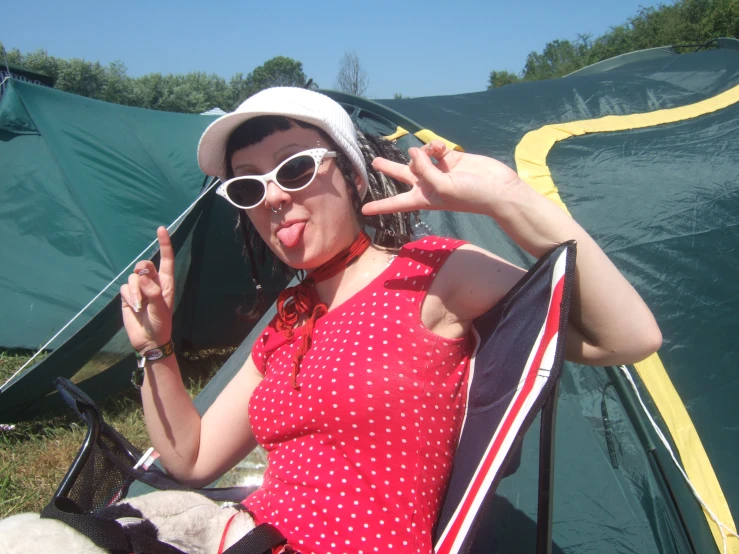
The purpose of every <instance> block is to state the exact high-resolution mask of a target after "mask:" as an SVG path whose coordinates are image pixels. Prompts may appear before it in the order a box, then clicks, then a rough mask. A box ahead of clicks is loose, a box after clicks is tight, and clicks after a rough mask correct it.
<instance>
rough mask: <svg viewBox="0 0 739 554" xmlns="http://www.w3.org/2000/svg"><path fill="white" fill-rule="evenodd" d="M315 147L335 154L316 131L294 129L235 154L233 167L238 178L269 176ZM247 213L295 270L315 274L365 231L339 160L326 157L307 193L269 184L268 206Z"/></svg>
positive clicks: (267, 240)
mask: <svg viewBox="0 0 739 554" xmlns="http://www.w3.org/2000/svg"><path fill="white" fill-rule="evenodd" d="M311 148H328V149H329V150H330V149H332V147H331V145H329V144H327V143H326V141H325V139H322V137H321V135H320V134H319V133H318V132H317V131H316V130H314V129H304V128H302V127H291V128H290V129H288V130H287V131H278V132H276V133H273V134H272V135H270V136H268V137H267V138H265V139H264V140H262V141H261V142H258V143H257V144H253V145H251V146H247V147H246V148H242V149H241V150H238V151H236V152H235V153H234V155H233V157H232V158H231V167H232V168H233V172H234V176H241V175H264V174H266V173H269V172H270V171H272V170H273V169H274V168H275V167H277V165H278V164H280V162H282V161H284V160H285V159H287V158H289V157H290V156H292V155H293V154H297V153H298V152H302V151H303V150H310V149H311ZM280 206H282V209H280V210H278V208H279V207H280ZM272 208H274V209H275V210H278V211H277V212H274V211H273V210H272ZM246 214H247V215H248V216H249V219H250V220H251V221H252V223H253V224H254V227H255V228H256V230H257V232H258V233H259V235H260V236H261V237H262V239H263V240H264V242H266V243H267V244H268V245H269V247H270V248H271V249H272V252H274V253H275V254H276V255H277V256H278V257H279V258H280V259H281V260H282V261H283V262H285V263H286V264H288V265H289V266H291V267H293V268H295V269H314V268H316V267H318V266H320V265H321V264H323V263H325V262H327V261H328V260H330V259H331V258H333V257H334V256H335V255H336V254H338V253H339V252H341V251H342V250H344V249H345V248H347V247H348V246H349V245H350V244H351V243H352V242H353V241H354V239H355V238H356V236H357V234H358V233H359V230H360V227H359V223H358V222H357V218H356V216H355V214H354V209H353V207H352V201H351V197H350V196H349V190H348V189H347V185H346V181H345V179H344V177H343V175H342V174H341V171H340V170H339V168H338V166H337V165H336V159H335V158H324V159H323V162H322V163H321V165H320V166H319V167H318V173H317V174H316V177H315V179H314V180H313V182H312V183H311V184H310V185H309V186H308V187H307V188H305V189H303V190H300V191H297V192H286V191H284V190H282V189H281V188H279V187H278V186H277V185H276V184H275V183H274V182H269V183H268V185H267V195H266V198H265V202H263V203H262V204H261V205H259V206H257V207H256V208H254V209H251V210H246Z"/></svg>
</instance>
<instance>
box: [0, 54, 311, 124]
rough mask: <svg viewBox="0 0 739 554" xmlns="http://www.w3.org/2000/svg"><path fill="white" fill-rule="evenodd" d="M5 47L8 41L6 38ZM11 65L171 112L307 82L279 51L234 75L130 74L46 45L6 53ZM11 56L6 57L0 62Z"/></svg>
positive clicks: (93, 93)
mask: <svg viewBox="0 0 739 554" xmlns="http://www.w3.org/2000/svg"><path fill="white" fill-rule="evenodd" d="M0 48H2V43H0ZM6 56H7V61H8V64H9V65H11V66H13V65H15V66H21V67H24V68H27V69H30V70H32V71H36V72H39V73H43V74H45V75H48V76H49V77H52V78H53V79H54V81H55V84H54V88H56V89H58V90H62V91H65V92H71V93H73V94H78V95H81V96H87V97H88V98H95V99H96V100H104V101H106V102H113V103H116V104H123V105H126V106H136V107H139V108H149V109H153V110H162V111H168V112H183V113H201V112H204V111H207V110H209V109H212V108H215V107H219V108H221V109H223V110H226V111H231V110H233V109H234V108H236V106H238V105H239V104H240V103H241V102H243V101H244V100H245V99H246V98H248V97H249V96H251V95H252V94H254V93H256V92H258V91H260V90H262V89H264V88H267V87H273V86H298V87H302V86H306V85H307V84H309V83H308V79H307V78H306V76H305V72H304V71H303V64H302V62H299V61H296V60H293V59H292V58H287V57H284V56H277V57H275V58H272V59H271V60H268V61H266V62H265V63H264V64H262V65H260V66H259V67H257V68H255V69H254V70H253V71H251V72H249V73H248V74H246V75H244V74H243V73H236V74H235V75H234V76H232V77H231V78H230V79H229V80H226V79H224V78H223V77H220V76H218V75H214V74H207V73H204V72H192V73H186V74H184V75H172V74H170V75H163V74H161V73H149V74H147V75H143V76H141V77H130V76H128V75H127V69H126V66H125V64H123V63H122V62H113V63H111V64H109V65H107V66H106V65H102V64H100V62H91V61H87V60H83V59H79V58H72V59H69V60H66V59H63V58H57V57H55V56H51V55H49V54H48V53H47V52H46V50H37V51H35V52H30V53H27V54H23V53H21V52H20V50H18V49H16V48H14V49H12V50H8V51H7V52H6ZM4 61H5V60H3V59H2V58H0V63H4Z"/></svg>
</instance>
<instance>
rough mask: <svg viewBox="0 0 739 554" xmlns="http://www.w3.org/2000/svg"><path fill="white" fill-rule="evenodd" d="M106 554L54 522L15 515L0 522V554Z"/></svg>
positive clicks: (34, 516)
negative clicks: (42, 553)
mask: <svg viewBox="0 0 739 554" xmlns="http://www.w3.org/2000/svg"><path fill="white" fill-rule="evenodd" d="M32 552H44V553H45V554H69V553H70V552H74V553H75V554H106V553H107V550H103V549H102V548H99V547H97V546H95V543H93V542H92V541H91V540H90V539H88V538H87V537H85V536H84V535H81V534H80V533H78V532H77V531H75V530H74V529H72V528H71V527H69V526H68V525H65V524H64V523H62V522H61V521H57V520H55V519H41V518H40V517H39V515H38V514H18V515H14V516H10V517H7V518H5V519H3V520H0V554H29V553H32Z"/></svg>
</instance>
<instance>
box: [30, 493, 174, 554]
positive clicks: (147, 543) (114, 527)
mask: <svg viewBox="0 0 739 554" xmlns="http://www.w3.org/2000/svg"><path fill="white" fill-rule="evenodd" d="M41 517H42V518H44V519H56V520H58V521H61V522H62V523H64V524H66V525H69V526H70V527H72V528H73V529H75V530H76V531H78V532H79V533H82V534H83V535H84V536H86V537H87V538H88V539H90V540H91V541H92V542H94V543H95V544H96V545H97V546H99V547H100V548H105V549H107V550H112V551H114V552H125V553H126V554H128V553H130V552H134V553H136V554H186V553H185V552H182V551H181V550H179V549H177V548H175V547H174V546H171V545H169V544H166V543H163V542H161V541H158V540H156V539H154V538H152V537H149V536H148V535H140V534H138V533H135V532H132V531H128V530H126V529H125V528H124V527H123V526H122V525H121V524H120V523H118V522H117V521H113V520H111V519H104V518H101V517H99V516H96V515H94V514H80V513H73V512H70V511H64V510H60V509H59V508H58V507H57V506H55V505H54V503H53V502H52V503H51V504H48V505H47V506H46V507H45V508H44V509H43V511H42V512H41Z"/></svg>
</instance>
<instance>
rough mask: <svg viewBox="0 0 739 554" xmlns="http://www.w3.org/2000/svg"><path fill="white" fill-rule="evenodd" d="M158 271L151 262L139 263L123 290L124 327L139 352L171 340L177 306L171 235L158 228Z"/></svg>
mask: <svg viewBox="0 0 739 554" xmlns="http://www.w3.org/2000/svg"><path fill="white" fill-rule="evenodd" d="M157 239H159V251H160V261H159V270H157V268H156V266H155V265H154V264H153V263H152V262H151V261H149V260H146V261H141V262H138V263H137V264H136V267H135V268H134V271H133V273H132V274H131V275H129V277H128V284H127V285H123V286H122V287H121V305H122V311H123V325H124V326H125V327H126V333H128V340H130V341H131V346H133V348H134V349H135V350H136V351H137V352H140V353H143V352H145V351H146V350H150V349H152V348H156V347H157V346H161V345H163V344H165V343H167V342H169V340H170V339H171V338H172V309H173V305H174V250H173V249H172V241H171V240H170V238H169V233H167V229H165V228H164V227H159V228H158V229H157Z"/></svg>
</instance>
